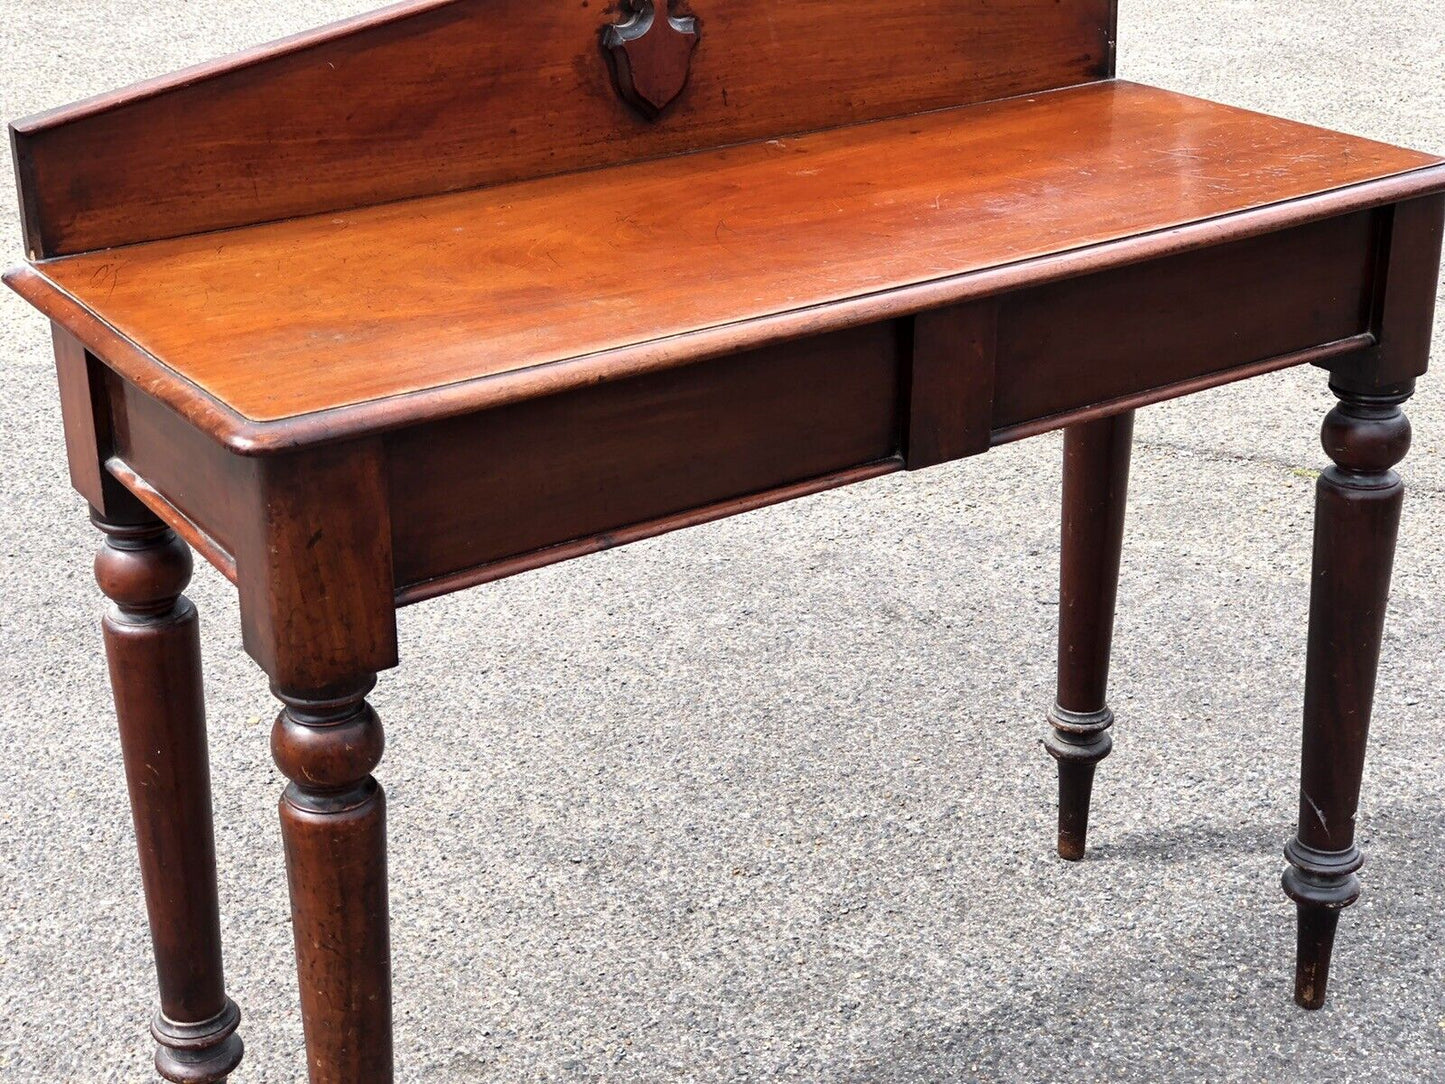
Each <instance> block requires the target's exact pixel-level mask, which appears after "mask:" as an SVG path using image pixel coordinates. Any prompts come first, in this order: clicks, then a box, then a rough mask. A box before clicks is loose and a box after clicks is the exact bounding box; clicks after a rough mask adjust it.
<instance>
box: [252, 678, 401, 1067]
mask: <svg viewBox="0 0 1445 1084" xmlns="http://www.w3.org/2000/svg"><path fill="white" fill-rule="evenodd" d="M373 682H374V679H368V680H367V681H365V682H364V683H362V684H361V685H359V686H356V687H354V688H351V689H348V690H346V691H344V692H342V693H339V694H336V693H334V694H331V695H328V696H311V697H306V696H301V695H299V694H296V693H292V692H288V691H283V690H279V689H278V690H277V695H278V696H279V697H280V698H281V699H282V700H283V701H284V702H285V704H286V706H285V708H284V709H282V711H281V713H280V715H278V716H277V718H276V726H275V728H274V730H273V731H272V734H271V751H272V753H273V755H274V756H275V759H276V764H277V766H278V767H279V768H280V769H281V771H282V773H284V774H285V775H286V776H287V778H289V779H290V780H291V784H290V786H288V787H287V788H286V791H285V794H284V795H282V798H281V832H282V836H283V838H284V840H285V845H286V870H287V875H288V878H289V881H290V886H291V914H292V921H293V925H294V928H295V929H294V932H295V937H296V965H297V970H298V973H299V976H300V983H301V1018H302V1026H303V1027H304V1029H305V1032H306V1053H307V1062H308V1066H309V1070H310V1079H311V1084H390V1081H391V1080H392V1038H391V940H390V932H389V929H388V916H387V886H386V799H385V796H384V794H383V793H382V789H381V786H380V784H378V783H377V781H376V780H375V779H374V778H372V775H371V771H372V769H373V768H375V767H376V765H377V764H378V763H380V761H381V754H382V746H383V736H382V728H381V720H380V719H378V718H377V715H376V712H375V711H374V710H372V707H371V705H370V704H368V703H367V702H366V699H365V697H366V694H367V692H369V691H370V689H371V686H372V684H373Z"/></svg>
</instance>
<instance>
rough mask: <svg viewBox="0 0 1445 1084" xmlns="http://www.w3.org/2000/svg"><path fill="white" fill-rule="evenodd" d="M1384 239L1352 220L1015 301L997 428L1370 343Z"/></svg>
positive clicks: (1003, 340)
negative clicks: (1321, 349)
mask: <svg viewBox="0 0 1445 1084" xmlns="http://www.w3.org/2000/svg"><path fill="white" fill-rule="evenodd" d="M1376 238H1377V223H1376V221H1375V218H1374V215H1373V214H1372V213H1368V212H1367V213H1361V214H1355V215H1346V216H1344V217H1341V218H1331V219H1326V220H1325V221H1323V222H1315V223H1311V224H1309V225H1306V226H1300V227H1299V228H1297V229H1294V230H1288V231H1282V232H1279V233H1273V234H1270V235H1268V236H1265V237H1258V238H1253V239H1251V240H1248V241H1240V242H1237V243H1235V244H1232V245H1221V246H1219V247H1217V248H1211V249H1207V250H1205V251H1203V252H1193V253H1187V254H1185V255H1182V256H1175V257H1172V258H1171V259H1167V260H1157V261H1154V262H1152V263H1148V264H1140V265H1137V266H1133V267H1126V268H1122V269H1120V270H1117V271H1111V272H1108V273H1105V274H1099V275H1093V276H1091V277H1089V278H1087V279H1084V280H1082V281H1080V280H1069V281H1065V282H1059V283H1054V284H1052V285H1050V286H1044V287H1040V288H1039V289H1037V290H1029V291H1024V292H1019V293H1016V294H1012V295H1010V296H1009V297H1007V298H1005V299H1004V300H1003V301H1002V303H1001V305H1000V311H999V331H998V343H999V354H998V387H997V390H996V392H995V394H994V425H995V427H996V428H1000V429H1004V428H1008V427H1010V426H1013V425H1017V424H1019V423H1021V422H1025V421H1028V420H1030V419H1035V418H1046V417H1049V416H1050V415H1055V414H1064V413H1066V412H1068V411H1069V410H1071V409H1077V408H1079V407H1084V406H1088V405H1090V404H1093V403H1098V402H1105V401H1108V400H1110V399H1114V398H1117V397H1119V396H1120V395H1122V394H1124V393H1127V392H1131V391H1137V390H1138V389H1141V388H1146V387H1150V386H1155V387H1162V386H1167V385H1169V384H1173V383H1176V382H1179V381H1183V380H1188V379H1190V378H1193V377H1196V376H1199V375H1201V374H1205V373H1209V372H1217V371H1220V370H1223V369H1231V368H1235V367H1237V366H1241V365H1246V364H1249V363H1252V362H1256V361H1260V360H1263V359H1266V358H1271V357H1278V356H1281V355H1285V354H1290V353H1293V352H1294V351H1297V350H1303V349H1306V348H1309V347H1313V346H1318V345H1321V344H1325V343H1332V342H1337V341H1340V340H1345V339H1351V338H1353V337H1355V336H1357V335H1361V334H1365V333H1367V332H1368V331H1369V330H1370V307H1371V304H1372V296H1373V291H1374V288H1375V266H1376V258H1377V250H1376ZM1222 313H1228V314H1229V318H1228V319H1221V318H1220V314H1222Z"/></svg>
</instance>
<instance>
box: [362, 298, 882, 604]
mask: <svg viewBox="0 0 1445 1084" xmlns="http://www.w3.org/2000/svg"><path fill="white" fill-rule="evenodd" d="M899 370H900V361H899V350H898V335H897V333H896V332H895V330H894V328H893V327H892V326H890V325H889V324H880V325H873V326H871V327H868V328H859V329H857V330H855V331H850V332H842V333H839V334H835V335H827V336H822V337H820V338H817V339H810V340H805V341H803V342H799V343H796V344H794V345H793V347H792V348H791V349H787V350H784V349H782V348H770V349H765V350H759V351H754V352H751V353H747V354H739V355H736V356H734V357H732V358H727V359H722V360H720V361H716V362H710V363H708V364H706V365H697V366H692V367H689V368H687V369H679V370H675V371H672V372H664V373H654V374H651V375H648V376H643V377H637V378H634V379H633V380H628V381H618V382H615V383H612V384H606V385H603V386H601V387H598V388H590V389H586V390H583V391H577V392H569V393H567V394H565V395H554V396H549V397H547V398H545V399H538V400H535V401H533V402H529V403H519V404H517V405H515V406H510V407H503V408H501V409H499V410H494V411H489V412H487V413H486V414H482V415H475V416H472V417H465V418H456V419H453V420H451V421H447V422H443V423H439V424H437V425H431V426H422V427H417V428H414V429H408V430H404V431H402V432H400V433H396V434H393V435H392V436H391V437H390V438H389V439H388V440H387V441H386V458H387V464H388V470H389V472H390V481H389V489H390V492H391V494H392V501H393V537H394V562H395V579H396V583H397V584H398V585H399V586H406V585H412V584H418V583H423V582H425V581H427V580H429V579H432V578H435V577H437V576H445V575H447V574H449V573H454V572H458V571H460V570H463V569H467V568H472V567H475V566H481V565H490V564H493V563H495V562H499V561H503V560H505V559H507V558H511V557H516V556H519V555H521V554H525V553H529V552H534V551H538V550H545V549H547V548H548V547H551V546H555V545H558V544H561V543H566V542H570V541H573V540H576V539H582V538H587V537H592V536H597V535H602V534H606V533H608V532H611V531H615V530H618V529H621V528H625V527H628V526H630V525H633V524H639V523H645V522H647V521H650V520H656V519H660V518H662V517H665V516H669V515H674V514H677V513H680V512H684V511H687V510H690V509H693V508H696V507H698V506H699V505H709V504H713V503H716V502H719V501H726V500H730V499H734V498H739V497H746V496H749V495H752V494H756V493H763V492H766V491H768V490H771V489H777V488H780V487H783V486H788V485H794V484H797V483H799V482H804V481H806V480H808V479H811V478H818V477H822V476H825V475H830V474H834V473H837V472H839V471H844V470H849V469H852V468H856V467H861V466H864V465H866V464H870V463H875V462H878V461H881V460H885V459H888V458H890V457H893V456H895V455H896V454H897V452H898V444H899V430H900V420H899V415H900V391H899V387H900V374H899ZM443 492H445V493H446V494H447V497H446V498H445V502H444V503H445V506H446V507H445V510H444V511H443V510H442V509H441V507H440V505H439V503H438V502H439V498H441V494H442V493H443ZM499 510H505V511H504V512H503V513H501V514H499Z"/></svg>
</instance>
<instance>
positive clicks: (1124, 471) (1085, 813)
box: [1044, 410, 1134, 862]
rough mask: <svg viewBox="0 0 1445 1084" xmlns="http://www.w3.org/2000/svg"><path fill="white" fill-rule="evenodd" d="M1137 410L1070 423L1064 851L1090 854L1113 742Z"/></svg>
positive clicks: (1059, 707) (1054, 717) (1063, 581)
mask: <svg viewBox="0 0 1445 1084" xmlns="http://www.w3.org/2000/svg"><path fill="white" fill-rule="evenodd" d="M1133 441H1134V412H1133V411H1132V410H1129V411H1125V412H1124V413H1122V414H1116V415H1113V416H1110V417H1107V418H1100V419H1098V420H1097V421H1090V422H1084V423H1082V424H1079V425H1075V426H1071V427H1070V428H1069V429H1066V430H1065V431H1064V500H1063V508H1064V515H1063V527H1062V531H1061V535H1060V539H1061V541H1060V560H1059V685H1058V695H1057V696H1056V697H1055V699H1054V706H1053V707H1052V708H1051V709H1050V710H1049V714H1048V719H1049V732H1048V736H1047V737H1046V738H1045V741H1044V746H1045V748H1047V749H1048V751H1049V753H1050V755H1051V756H1053V758H1054V759H1055V760H1056V761H1058V764H1059V842H1058V850H1059V857H1061V858H1065V859H1068V860H1069V861H1073V862H1077V861H1079V860H1080V859H1082V858H1083V857H1084V849H1085V843H1086V840H1087V837H1088V832H1089V799H1090V797H1091V796H1092V795H1093V791H1094V769H1095V768H1096V767H1097V765H1098V763H1099V761H1101V760H1103V759H1104V758H1105V757H1106V756H1108V755H1109V751H1110V750H1111V749H1112V748H1113V746H1114V739H1113V737H1112V736H1111V735H1110V729H1111V728H1112V727H1113V725H1114V713H1113V711H1111V710H1110V708H1109V704H1108V697H1107V694H1108V688H1109V653H1110V648H1111V646H1112V644H1113V638H1114V606H1115V602H1116V600H1117V598H1118V593H1119V558H1120V553H1121V552H1122V550H1123V546H1124V511H1125V507H1126V505H1127V503H1128V491H1129V455H1130V452H1131V451H1132V449H1133Z"/></svg>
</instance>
